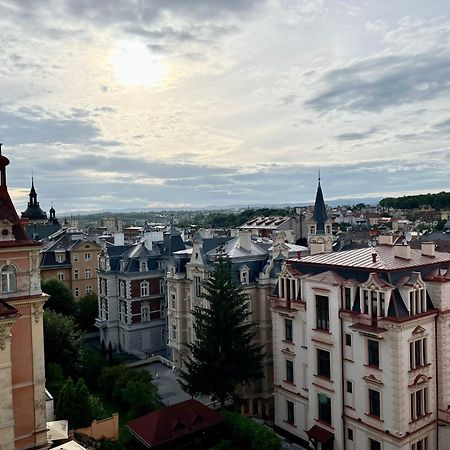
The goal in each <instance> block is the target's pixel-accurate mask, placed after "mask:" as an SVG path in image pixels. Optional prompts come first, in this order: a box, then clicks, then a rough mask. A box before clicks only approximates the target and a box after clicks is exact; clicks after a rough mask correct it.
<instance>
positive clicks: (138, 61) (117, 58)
mask: <svg viewBox="0 0 450 450" xmlns="http://www.w3.org/2000/svg"><path fill="white" fill-rule="evenodd" d="M109 63H110V64H111V66H112V67H113V69H114V74H115V76H116V78H117V80H118V81H119V82H120V83H121V84H124V85H128V86H147V87H154V86H157V85H160V84H162V83H163V81H164V79H165V76H166V70H165V67H164V64H163V63H162V62H161V61H160V60H159V59H158V58H157V57H155V56H154V55H152V54H151V52H150V50H149V49H148V48H147V47H146V46H145V45H144V44H142V43H140V42H133V41H123V42H121V43H120V44H119V45H118V46H117V47H116V48H115V49H114V50H113V53H112V55H111V58H110V60H109Z"/></svg>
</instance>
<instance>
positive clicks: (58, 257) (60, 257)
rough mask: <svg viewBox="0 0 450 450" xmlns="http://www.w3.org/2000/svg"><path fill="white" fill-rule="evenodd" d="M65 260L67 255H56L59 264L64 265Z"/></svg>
mask: <svg viewBox="0 0 450 450" xmlns="http://www.w3.org/2000/svg"><path fill="white" fill-rule="evenodd" d="M65 259H66V255H65V254H64V253H58V254H57V255H56V261H58V262H59V263H63V262H64V260H65Z"/></svg>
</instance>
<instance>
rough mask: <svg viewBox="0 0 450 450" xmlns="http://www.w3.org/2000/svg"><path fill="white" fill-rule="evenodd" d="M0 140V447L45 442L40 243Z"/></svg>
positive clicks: (15, 447) (4, 449)
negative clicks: (25, 216)
mask: <svg viewBox="0 0 450 450" xmlns="http://www.w3.org/2000/svg"><path fill="white" fill-rule="evenodd" d="M8 164H9V160H8V159H7V158H6V157H4V156H2V155H1V144H0V172H1V178H0V272H1V278H0V284H1V288H0V448H1V449H2V450H18V449H38V448H47V427H46V417H45V414H46V411H45V370H44V338H43V326H42V323H43V317H42V314H43V313H42V308H43V305H44V302H45V299H46V297H45V296H43V295H42V292H41V288H40V280H39V249H40V245H39V244H37V243H34V242H32V241H31V240H29V239H28V236H27V235H26V233H25V230H24V228H23V226H22V224H21V221H20V219H19V217H18V215H17V212H16V210H15V209H14V206H13V204H12V201H11V199H10V197H9V194H8V190H7V186H6V166H7V165H8Z"/></svg>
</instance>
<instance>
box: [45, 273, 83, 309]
mask: <svg viewBox="0 0 450 450" xmlns="http://www.w3.org/2000/svg"><path fill="white" fill-rule="evenodd" d="M41 287H42V291H43V292H45V293H46V294H48V295H50V297H49V298H48V300H47V301H46V302H45V308H46V309H51V310H53V311H56V312H59V313H61V314H65V315H67V316H71V315H74V314H75V313H76V310H77V307H76V304H75V300H74V298H73V295H72V293H71V292H70V290H69V289H68V288H67V287H66V286H65V285H64V284H63V283H61V281H58V280H56V279H55V278H50V279H49V280H46V281H43V282H42V284H41Z"/></svg>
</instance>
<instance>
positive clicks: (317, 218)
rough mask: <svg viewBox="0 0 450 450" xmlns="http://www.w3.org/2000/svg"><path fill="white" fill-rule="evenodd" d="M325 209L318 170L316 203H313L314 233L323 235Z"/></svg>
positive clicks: (325, 219) (325, 217)
mask: <svg viewBox="0 0 450 450" xmlns="http://www.w3.org/2000/svg"><path fill="white" fill-rule="evenodd" d="M327 219H328V216H327V208H326V206H325V201H324V200H323V193H322V187H321V186H320V169H319V179H318V185H317V193H316V202H315V203H314V214H313V220H314V222H316V233H325V222H326V221H327Z"/></svg>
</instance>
